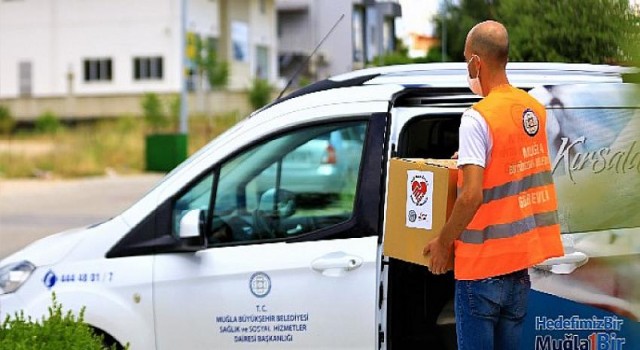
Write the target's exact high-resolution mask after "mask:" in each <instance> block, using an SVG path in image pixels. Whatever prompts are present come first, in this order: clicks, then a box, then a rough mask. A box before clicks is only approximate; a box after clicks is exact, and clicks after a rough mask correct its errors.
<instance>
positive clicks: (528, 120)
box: [522, 108, 540, 136]
mask: <svg viewBox="0 0 640 350" xmlns="http://www.w3.org/2000/svg"><path fill="white" fill-rule="evenodd" d="M522 126H523V127H524V131H525V132H526V133H527V135H529V136H535V135H536V134H537V133H538V130H539V129H540V121H539V120H538V116H537V115H536V114H535V113H533V111H532V110H531V109H529V108H527V109H525V110H524V112H523V113H522Z"/></svg>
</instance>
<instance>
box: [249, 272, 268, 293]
mask: <svg viewBox="0 0 640 350" xmlns="http://www.w3.org/2000/svg"><path fill="white" fill-rule="evenodd" d="M249 290H251V294H253V295H255V296H256V297H258V298H264V297H266V296H267V295H268V294H269V292H270V291H271V278H269V275H267V274H266V273H264V272H256V273H254V274H253V275H251V278H250V279H249Z"/></svg>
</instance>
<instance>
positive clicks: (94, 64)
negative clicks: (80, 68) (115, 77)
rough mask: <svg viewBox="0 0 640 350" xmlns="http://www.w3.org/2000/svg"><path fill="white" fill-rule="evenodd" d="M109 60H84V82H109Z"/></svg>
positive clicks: (110, 69)
mask: <svg viewBox="0 0 640 350" xmlns="http://www.w3.org/2000/svg"><path fill="white" fill-rule="evenodd" d="M112 68H113V67H112V61H111V58H90V59H85V60H84V81H111V79H112V71H113V69H112Z"/></svg>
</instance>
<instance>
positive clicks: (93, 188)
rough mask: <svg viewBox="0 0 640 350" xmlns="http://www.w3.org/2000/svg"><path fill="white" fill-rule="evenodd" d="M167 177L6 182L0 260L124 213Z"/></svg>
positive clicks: (0, 210)
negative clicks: (35, 243) (46, 239)
mask: <svg viewBox="0 0 640 350" xmlns="http://www.w3.org/2000/svg"><path fill="white" fill-rule="evenodd" d="M162 176H163V175H160V174H145V175H133V176H111V177H96V178H87V179H80V180H0V259H2V258H4V257H6V256H8V255H9V254H11V253H12V252H14V251H16V250H19V249H21V248H23V247H25V246H26V245H28V244H29V243H31V242H33V241H35V240H37V239H39V238H42V237H45V236H47V235H50V234H53V233H57V232H60V231H64V230H67V229H70V228H74V227H80V226H84V225H89V224H93V223H98V222H101V221H104V220H106V219H109V218H111V217H113V216H115V215H117V214H119V213H120V212H122V211H123V210H125V209H126V208H128V207H129V206H130V205H132V204H133V203H135V201H136V200H138V199H139V198H141V197H142V195H144V194H145V193H146V192H147V191H148V190H150V189H151V188H152V187H153V186H154V185H155V184H156V183H158V182H159V181H160V180H161V179H162Z"/></svg>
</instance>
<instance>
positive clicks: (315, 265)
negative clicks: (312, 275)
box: [311, 252, 363, 277]
mask: <svg viewBox="0 0 640 350" xmlns="http://www.w3.org/2000/svg"><path fill="white" fill-rule="evenodd" d="M362 263H363V260H362V258H361V257H359V256H355V255H348V254H346V253H344V252H335V253H329V254H327V255H324V256H321V257H319V258H317V259H315V260H313V261H312V262H311V268H312V269H313V270H314V271H316V272H320V273H321V274H322V275H324V276H328V277H340V276H343V275H344V274H345V273H347V272H349V271H352V270H355V269H357V268H359V267H360V266H362Z"/></svg>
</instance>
